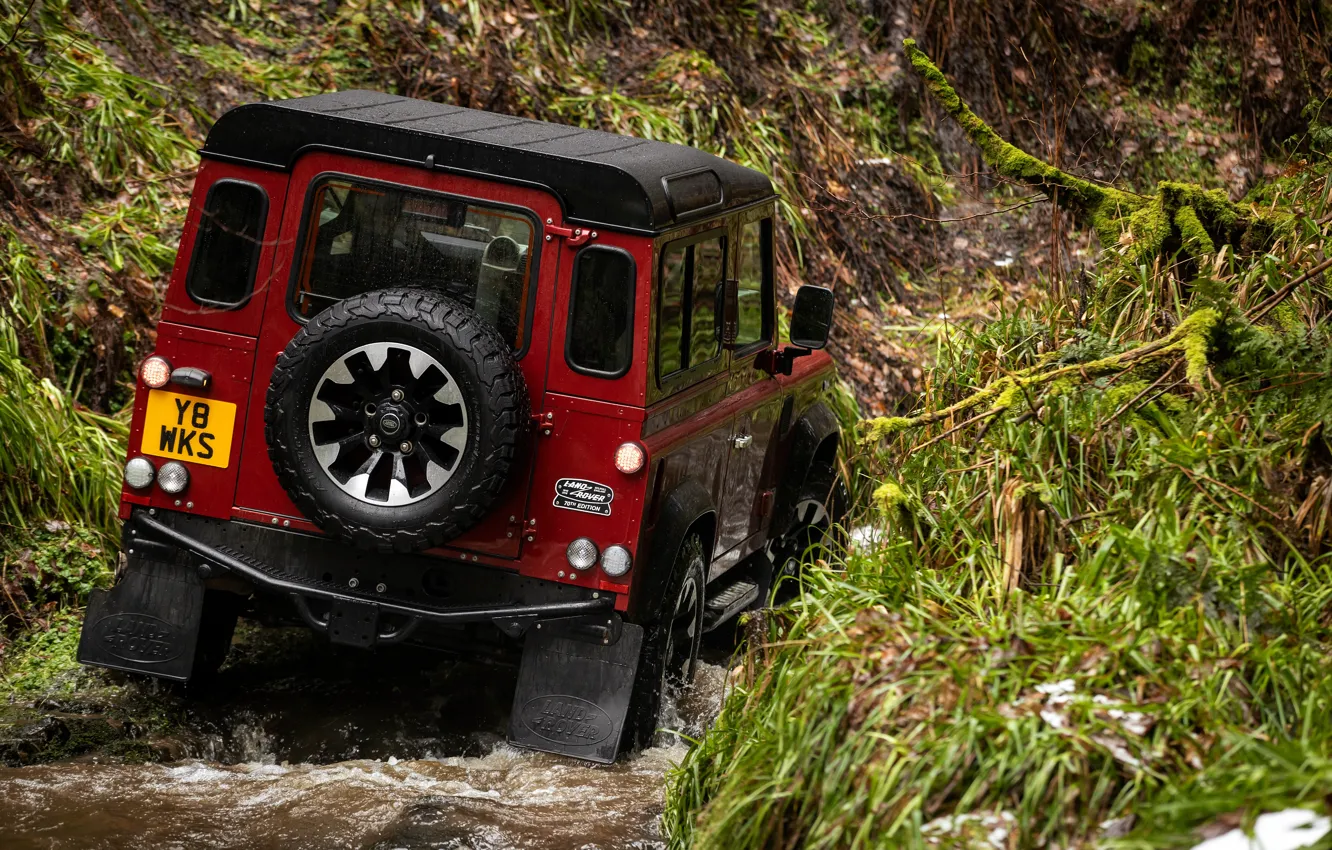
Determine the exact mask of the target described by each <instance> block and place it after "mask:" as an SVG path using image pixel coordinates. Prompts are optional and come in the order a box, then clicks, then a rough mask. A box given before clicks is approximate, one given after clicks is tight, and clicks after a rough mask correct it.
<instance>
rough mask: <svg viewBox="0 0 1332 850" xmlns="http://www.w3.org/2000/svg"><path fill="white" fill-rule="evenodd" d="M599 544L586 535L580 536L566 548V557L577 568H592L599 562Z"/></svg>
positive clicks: (570, 564)
mask: <svg viewBox="0 0 1332 850" xmlns="http://www.w3.org/2000/svg"><path fill="white" fill-rule="evenodd" d="M597 554H598V552H597V544H595V543H593V542H592V541H591V540H588V539H587V538H586V537H579V538H578V539H577V540H575V541H574V542H572V543H570V544H569V548H568V549H566V550H564V557H565V558H567V559H568V560H569V566H571V567H573V568H574V569H575V570H590V569H591V568H592V565H593V564H595V563H596V562H597Z"/></svg>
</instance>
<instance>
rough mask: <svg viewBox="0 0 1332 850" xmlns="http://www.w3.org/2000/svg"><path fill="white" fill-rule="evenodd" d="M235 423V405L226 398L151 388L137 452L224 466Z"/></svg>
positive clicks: (229, 456)
mask: <svg viewBox="0 0 1332 850" xmlns="http://www.w3.org/2000/svg"><path fill="white" fill-rule="evenodd" d="M235 424H236V405H234V404H232V403H231V402H229V401H215V400H213V399H211V398H195V397H194V396H189V395H180V394H179V393H169V392H166V391H165V390H150V391H149V392H148V414H147V415H146V416H145V417H144V419H143V444H142V446H141V447H140V451H142V452H143V453H144V454H147V455H156V456H158V457H169V458H174V459H176V460H187V461H190V462H191V463H202V464H204V465H205V466H223V467H225V466H226V465H227V463H228V462H230V460H231V430H232V426H234V425H235Z"/></svg>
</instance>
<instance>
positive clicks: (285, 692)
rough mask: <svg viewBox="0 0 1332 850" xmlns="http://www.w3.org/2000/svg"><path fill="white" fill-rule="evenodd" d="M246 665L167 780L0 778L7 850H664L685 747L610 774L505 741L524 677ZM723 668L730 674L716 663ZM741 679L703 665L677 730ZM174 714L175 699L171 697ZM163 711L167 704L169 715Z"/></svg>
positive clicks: (196, 709) (669, 747)
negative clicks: (666, 813)
mask: <svg viewBox="0 0 1332 850" xmlns="http://www.w3.org/2000/svg"><path fill="white" fill-rule="evenodd" d="M296 640H297V642H298V644H299V645H298V646H297V647H296V649H295V650H294V651H290V652H286V653H278V655H277V656H273V655H272V653H267V654H265V653H264V652H258V653H249V654H248V655H247V653H246V652H245V651H244V648H242V651H241V652H240V653H239V654H240V655H241V658H240V659H239V660H238V661H233V663H232V664H231V665H230V666H229V668H228V669H226V670H224V671H223V674H222V676H221V678H220V680H219V682H218V683H217V685H216V686H215V688H214V689H213V692H210V696H208V697H207V698H205V699H203V700H197V699H196V700H191V701H188V702H185V703H182V705H183V708H182V709H181V710H182V711H183V713H184V719H183V721H182V722H181V723H180V725H179V728H173V730H172V732H171V738H170V740H168V741H165V742H159V746H161V747H167V748H169V749H168V752H176V753H179V754H180V755H181V756H182V757H181V758H179V759H177V760H175V761H171V762H167V763H162V764H117V763H107V761H106V759H105V758H103V757H99V756H98V755H96V754H90V755H87V756H83V757H80V758H78V759H75V760H72V761H67V762H60V763H52V764H45V765H37V766H31V767H20V768H0V847H3V848H5V850H37V848H41V850H53V849H54V848H130V847H133V848H190V849H191V850H193V848H254V849H255V850H266V848H274V850H276V848H283V850H287V848H320V850H324V849H325V848H374V850H390V848H412V850H416V848H475V850H481V848H486V849H487V850H489V848H589V849H590V848H649V847H661V846H663V845H664V842H663V840H662V837H661V834H660V830H659V827H658V822H657V821H658V815H659V814H660V812H661V807H662V798H663V777H664V775H665V773H666V771H668V770H669V769H670V768H671V767H672V766H673V765H674V764H676V763H678V762H679V760H680V759H681V758H682V757H683V756H684V754H685V752H686V748H685V746H684V744H682V743H680V742H679V741H678V739H673V738H672V737H671V736H667V735H660V736H659V738H658V743H659V745H658V746H656V747H653V748H651V749H649V750H646V751H644V752H642V753H639V754H637V755H634V756H631V757H628V758H623V757H622V758H621V760H620V761H619V762H618V763H616V764H614V765H611V766H608V767H603V766H596V765H590V764H586V763H583V762H579V761H575V760H572V759H567V758H562V757H559V756H551V755H545V754H541V753H532V752H527V751H523V750H519V749H516V748H513V747H510V746H509V745H508V744H506V743H504V741H503V730H504V724H505V722H506V717H507V705H506V704H505V700H506V699H507V695H508V694H511V693H512V687H513V682H514V678H515V672H514V671H513V670H512V668H508V667H504V666H492V665H485V664H479V663H465V662H458V661H448V660H440V657H439V656H433V655H426V654H422V653H416V652H414V651H411V650H406V649H399V650H398V651H397V652H394V653H390V652H387V651H385V652H382V653H378V654H371V653H356V654H341V653H332V654H330V653H329V652H328V651H327V647H322V648H320V647H317V646H313V645H309V644H308V642H307V641H306V639H305V638H296ZM715 660H721V659H715ZM725 678H726V671H725V667H724V666H723V665H722V664H713V663H705V664H702V665H701V669H700V673H699V677H698V681H697V682H696V683H695V685H694V686H693V688H691V689H690V690H689V691H687V692H685V693H684V694H680V695H677V696H676V697H673V698H672V699H671V700H670V701H669V702H668V704H667V706H666V708H665V709H664V712H663V718H662V722H663V724H664V725H666V726H669V727H671V728H675V729H678V730H680V731H681V732H683V733H685V734H689V735H697V734H699V733H700V732H701V731H702V730H703V729H704V728H706V726H707V725H708V724H709V723H711V721H712V719H713V718H714V717H715V715H716V711H717V709H718V706H719V702H720V698H721V693H722V688H723V685H724V681H725ZM167 696H173V695H170V694H168V695H167ZM167 696H164V699H165V698H167Z"/></svg>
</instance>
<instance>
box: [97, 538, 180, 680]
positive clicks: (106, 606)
mask: <svg viewBox="0 0 1332 850" xmlns="http://www.w3.org/2000/svg"><path fill="white" fill-rule="evenodd" d="M203 602H204V586H203V581H202V579H200V578H199V575H198V573H196V572H195V571H194V570H192V569H190V568H188V567H179V566H176V565H174V564H167V563H163V562H161V561H152V560H148V559H146V558H133V557H132V558H131V559H130V562H129V566H128V568H127V569H126V571H125V575H124V576H123V577H122V578H121V580H120V582H119V583H118V584H117V585H116V586H115V587H113V588H111V589H110V590H94V591H93V592H92V595H91V596H89V598H88V611H87V613H86V614H85V615H84V618H83V634H82V635H81V636H80V638H79V661H80V662H81V663H83V664H91V665H93V666H94V667H109V668H111V669H112V670H125V671H127V672H130V673H143V674H146V675H149V676H157V677H159V678H162V679H172V680H175V681H179V682H184V681H186V680H188V679H189V678H190V673H191V671H192V669H193V667H194V648H195V644H196V643H197V642H198V639H199V623H200V621H201V619H202V615H203Z"/></svg>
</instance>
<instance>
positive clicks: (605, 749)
mask: <svg viewBox="0 0 1332 850" xmlns="http://www.w3.org/2000/svg"><path fill="white" fill-rule="evenodd" d="M642 646H643V628H642V627H641V626H636V625H633V624H630V623H626V624H624V626H623V627H622V630H621V631H620V635H619V640H616V641H615V642H614V643H611V644H603V643H601V642H599V641H598V642H590V641H588V640H586V639H579V638H576V637H566V636H563V635H559V634H551V633H543V630H540V629H531V630H529V631H528V633H527V643H526V645H525V646H524V648H523V662H522V667H521V669H520V670H519V672H518V690H517V692H515V693H514V696H513V712H512V714H511V715H510V717H509V742H510V743H512V744H514V745H516V746H519V747H526V748H527V749H531V750H541V751H542V752H547V753H558V754H560V755H566V756H573V757H575V758H580V759H587V760H588V761H595V762H600V763H602V764H610V763H611V762H613V761H615V753H616V751H617V750H618V749H619V745H620V732H621V730H622V729H623V728H624V718H625V715H626V714H627V713H628V712H629V697H630V695H631V694H632V693H633V689H634V674H635V673H636V672H637V670H638V653H639V650H640V648H641V647H642Z"/></svg>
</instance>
